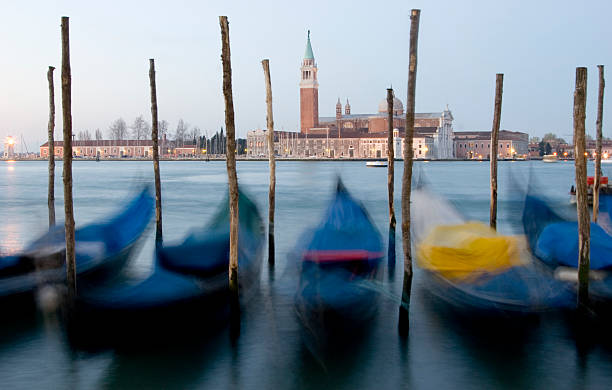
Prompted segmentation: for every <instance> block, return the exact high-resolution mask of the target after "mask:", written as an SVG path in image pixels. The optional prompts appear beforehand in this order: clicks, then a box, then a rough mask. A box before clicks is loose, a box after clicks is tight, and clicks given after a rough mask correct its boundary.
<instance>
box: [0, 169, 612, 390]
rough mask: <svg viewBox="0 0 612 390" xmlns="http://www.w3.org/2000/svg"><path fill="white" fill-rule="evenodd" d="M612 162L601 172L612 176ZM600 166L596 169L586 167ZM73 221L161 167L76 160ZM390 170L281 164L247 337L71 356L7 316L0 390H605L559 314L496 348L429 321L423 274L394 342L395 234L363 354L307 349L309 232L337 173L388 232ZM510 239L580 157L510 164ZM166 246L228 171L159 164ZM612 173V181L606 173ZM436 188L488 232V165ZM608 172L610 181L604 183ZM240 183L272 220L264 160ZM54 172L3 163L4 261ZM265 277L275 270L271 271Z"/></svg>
mask: <svg viewBox="0 0 612 390" xmlns="http://www.w3.org/2000/svg"><path fill="white" fill-rule="evenodd" d="M396 164H397V165H396V208H397V213H398V215H399V214H400V208H399V207H400V196H399V195H400V193H401V174H402V162H398V163H396ZM61 166H62V165H61V162H60V163H59V164H58V165H57V170H56V172H57V177H56V198H57V199H56V212H57V215H58V217H59V218H58V219H60V220H61V216H62V215H63V204H62V188H63V187H62V181H61ZM605 169H606V167H604V170H605ZM590 170H592V166H590ZM73 172H74V183H75V188H74V199H75V205H74V207H75V220H76V224H77V226H79V225H82V224H85V223H89V222H94V221H99V220H103V219H104V218H105V216H106V215H108V214H109V213H112V212H113V211H114V210H116V209H117V208H118V207H120V205H121V204H122V202H123V201H125V200H126V199H128V198H129V196H130V194H132V193H133V192H134V191H135V190H136V189H137V188H139V187H140V186H141V185H142V184H143V183H149V184H150V183H151V182H152V177H153V168H152V164H151V162H145V161H142V162H133V161H125V162H115V161H108V162H104V161H102V162H97V163H96V162H93V161H91V162H90V161H75V163H74V166H73ZM386 172H387V171H386V169H376V168H366V167H365V163H364V162H349V161H345V162H279V163H278V165H277V193H276V200H277V203H276V245H277V248H276V249H277V251H276V253H277V255H276V256H277V257H276V258H277V265H276V268H275V271H274V272H275V273H274V277H273V278H271V277H270V275H269V274H268V272H262V278H261V288H260V291H259V292H258V293H257V295H256V296H255V297H254V299H252V300H251V301H249V304H248V307H246V308H245V309H244V312H243V314H242V324H241V333H240V337H239V338H238V340H237V341H235V342H232V341H231V340H230V336H229V331H227V330H221V331H218V332H216V333H215V334H213V335H210V336H209V337H208V338H207V340H206V342H204V343H197V344H194V345H191V346H190V345H180V346H178V345H177V346H176V347H172V348H168V347H164V348H160V349H156V348H151V349H146V350H131V349H128V350H126V349H122V348H114V347H112V346H111V347H109V348H106V349H102V350H95V351H91V350H83V349H79V348H75V347H73V346H71V345H70V344H69V343H68V342H67V340H66V336H65V334H64V331H63V328H62V325H61V324H60V323H58V322H54V321H50V320H47V321H44V322H43V321H42V320H40V318H37V319H32V320H28V321H14V320H13V319H12V318H11V317H12V316H11V313H10V312H2V314H1V315H0V388H7V389H8V388H25V389H31V388H50V389H60V388H87V389H91V388H147V389H148V388H161V389H168V388H203V389H204V388H206V389H214V388H245V389H270V388H283V389H302V388H305V389H310V388H312V389H319V388H338V389H356V388H377V389H383V388H419V389H420V388H423V389H427V388H498V389H499V388H508V389H515V388H572V389H575V388H589V389H595V388H610V387H612V349H610V348H609V347H607V346H605V345H599V344H598V343H594V344H592V345H590V346H589V347H588V348H578V347H577V346H576V341H575V337H574V336H573V334H572V331H571V329H570V328H569V327H568V325H567V323H566V321H564V317H563V316H560V315H545V316H542V317H541V318H537V319H536V320H535V321H534V322H533V324H532V326H530V327H529V329H527V330H524V329H523V330H521V331H520V332H519V331H517V332H516V334H515V332H512V330H510V331H509V330H508V329H504V330H503V331H502V330H500V332H499V333H497V337H491V336H490V333H491V332H488V333H487V336H486V337H485V336H484V335H482V334H480V333H479V331H478V330H476V328H474V329H473V328H470V327H466V326H464V325H461V324H458V323H457V322H456V321H455V320H454V318H453V317H449V316H447V315H445V314H444V312H443V311H440V310H435V309H434V307H436V305H437V303H436V302H434V301H435V298H433V297H432V296H431V295H429V294H428V293H427V291H426V285H425V284H424V283H423V281H422V278H421V274H420V272H419V270H418V269H417V270H415V280H414V284H413V290H412V293H413V298H412V305H411V314H410V315H411V329H410V334H409V336H408V338H407V339H402V338H400V337H399V335H398V332H397V308H398V302H397V299H398V297H399V294H400V290H401V275H402V273H401V269H402V268H401V267H402V258H401V253H402V251H401V241H400V237H401V235H400V230H399V226H400V225H399V223H398V233H397V253H398V261H397V262H396V265H395V269H387V268H386V267H385V275H384V278H383V282H382V285H381V286H379V288H380V289H381V291H382V292H384V298H383V299H381V301H380V308H379V310H378V314H377V317H376V319H375V321H374V324H373V326H372V329H371V330H370V331H369V332H367V333H366V334H365V335H363V336H362V338H360V339H358V340H355V343H354V344H355V345H354V347H353V348H350V349H347V350H346V351H336V352H335V353H334V354H333V355H331V356H328V355H325V356H316V355H313V353H312V352H311V351H310V350H309V349H308V348H306V347H305V346H304V344H303V341H302V337H301V332H300V324H299V322H298V320H297V318H296V316H295V314H294V309H293V295H294V293H295V287H296V283H295V282H296V281H295V275H294V274H293V273H291V272H288V270H289V269H291V267H290V264H289V262H291V261H292V260H291V259H292V257H291V256H290V254H291V250H292V248H293V247H294V246H295V245H296V241H297V240H298V238H299V236H300V234H301V233H302V232H303V231H304V230H305V229H306V228H308V227H312V226H313V225H314V224H316V223H317V222H318V221H319V219H320V218H321V215H322V213H323V210H324V208H325V206H326V204H327V201H328V200H329V199H330V197H331V195H332V191H333V186H334V182H335V178H336V177H337V176H338V175H340V176H341V177H342V179H343V180H344V182H345V184H346V186H347V187H348V189H349V190H350V191H351V192H352V193H353V194H354V195H355V196H356V197H357V198H359V199H361V200H362V201H363V203H364V204H365V206H366V207H367V209H368V211H369V212H370V214H371V216H372V218H373V219H374V221H375V223H376V225H377V226H378V228H379V229H380V231H381V232H382V233H383V237H386V234H387V223H388V211H387V198H386V197H387V189H386V182H387V176H386ZM499 172H500V173H499V175H500V185H499V197H500V207H499V211H498V216H499V223H498V225H499V226H500V230H501V231H503V232H507V233H520V232H521V231H520V217H521V200H520V194H521V191H522V190H523V189H524V187H525V185H526V183H527V181H528V180H529V178H530V177H532V178H534V179H535V180H536V181H537V182H538V183H539V185H540V188H541V190H542V191H544V192H545V193H546V195H548V196H549V197H550V198H552V199H554V200H555V201H557V202H559V203H560V204H562V203H567V201H568V194H567V193H568V189H569V187H570V186H571V185H572V184H573V177H574V165H573V163H571V162H559V163H557V164H545V163H542V162H529V161H520V162H519V161H517V162H500V167H499ZM161 173H162V197H163V222H164V240H165V241H166V242H172V241H177V240H180V239H181V237H183V236H184V235H185V234H186V233H187V232H188V231H189V230H190V229H192V228H195V227H199V226H202V225H204V224H205V223H206V221H207V220H208V219H209V218H210V216H211V215H212V213H213V212H214V211H215V209H216V208H217V207H218V205H219V203H220V202H221V201H223V199H224V196H225V194H226V191H227V184H226V182H227V175H226V172H225V162H197V161H189V162H162V163H161ZM610 173H612V172H610ZM419 174H421V175H422V177H424V178H425V179H426V180H427V182H428V183H429V185H430V186H431V188H432V189H433V191H435V192H437V193H440V194H442V195H443V196H444V197H446V198H447V199H449V200H450V201H452V202H453V203H454V204H455V205H456V206H457V207H458V208H459V210H460V211H461V212H463V213H464V214H465V215H467V216H468V217H469V218H471V219H474V220H481V221H485V222H486V221H488V215H489V190H488V187H489V164H488V162H417V163H416V165H415V175H419ZM604 174H606V172H604ZM238 178H239V183H240V186H241V188H243V189H245V190H246V191H248V192H249V193H250V194H252V195H253V196H254V197H255V199H256V201H257V202H258V204H259V206H260V209H261V211H262V215H264V216H266V215H267V213H266V210H267V206H266V205H267V191H268V164H267V162H238ZM46 197H47V162H46V161H36V162H0V238H1V244H0V251H2V253H4V254H6V253H12V252H15V251H18V250H19V249H20V248H22V247H23V246H24V245H26V244H27V243H28V242H29V241H31V240H33V239H35V238H36V237H38V236H39V235H41V234H42V233H44V231H45V230H46V227H47V199H46ZM153 235H154V231H153V229H150V230H149V231H148V233H147V236H146V237H145V239H144V240H145V241H144V245H143V246H142V248H141V250H140V251H139V253H138V255H137V256H136V257H135V258H134V259H133V261H132V262H131V264H130V270H129V271H130V272H132V273H133V274H134V275H136V276H144V275H146V274H147V272H149V270H150V267H151V262H152V254H153ZM264 269H265V268H264Z"/></svg>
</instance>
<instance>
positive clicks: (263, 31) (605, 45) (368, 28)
mask: <svg viewBox="0 0 612 390" xmlns="http://www.w3.org/2000/svg"><path fill="white" fill-rule="evenodd" d="M411 8H420V9H421V10H422V14H421V30H420V39H419V64H418V81H417V111H418V112H431V111H440V110H442V109H443V108H444V106H445V105H446V104H448V105H449V106H450V108H451V110H452V112H453V115H454V117H455V130H456V131H460V130H488V129H490V127H491V122H492V106H493V94H494V87H495V73H497V72H501V73H505V84H504V101H503V112H502V128H505V129H511V130H521V131H526V132H528V133H530V134H531V135H542V134H544V133H546V132H549V131H552V132H555V133H557V134H559V135H562V136H566V137H567V136H568V135H571V133H572V101H573V88H574V78H575V68H576V66H587V67H588V70H589V85H588V88H589V89H588V107H587V129H588V131H589V132H590V133H591V134H594V124H595V114H596V111H595V109H596V97H597V69H596V65H597V64H600V63H601V64H605V65H606V66H607V74H608V79H609V80H610V81H609V85H610V86H612V61H610V60H611V59H612V52H611V50H610V43H609V38H610V36H612V23H610V20H609V18H610V15H611V14H612V2H610V1H603V0H602V1H588V2H584V4H581V2H575V1H573V2H571V1H534V0H532V1H432V0H429V1H395V2H387V1H338V2H331V1H316V0H309V1H307V2H293V1H244V2H242V1H215V2H210V1H172V2H171V1H151V0H149V1H127V0H124V1H104V2H89V1H37V2H26V1H24V2H12V1H2V2H1V3H0V15H3V21H2V23H0V36H1V37H2V38H1V39H0V53H2V55H1V56H0V70H1V71H0V86H1V87H0V137H5V136H7V135H9V134H11V135H14V136H17V137H19V136H20V135H21V134H23V136H24V137H25V139H26V141H27V142H28V146H29V148H30V149H34V148H37V146H38V145H36V144H37V143H38V142H40V141H43V140H44V139H46V127H47V115H48V102H47V81H46V75H45V73H46V70H47V66H48V65H54V66H56V68H57V70H56V77H55V81H56V98H57V100H56V104H57V112H58V120H57V130H56V136H58V137H59V136H61V114H60V113H61V106H60V104H61V101H60V98H59V97H60V77H59V76H60V72H59V68H60V27H59V26H60V17H61V16H62V15H66V16H70V19H71V20H70V29H71V55H72V75H73V97H72V99H73V124H74V130H75V132H76V131H78V130H82V129H90V130H92V131H93V130H95V129H96V128H100V129H102V130H103V131H104V132H105V134H106V130H107V128H108V126H109V124H110V122H111V121H112V120H114V119H116V118H118V117H123V118H124V119H125V120H126V121H127V122H128V123H130V122H131V121H133V119H134V118H135V117H136V116H138V115H140V114H143V115H145V118H147V120H150V105H149V104H150V103H149V102H150V100H149V81H148V59H149V58H151V57H153V58H155V59H156V66H157V76H158V77H157V85H158V97H159V112H160V119H167V120H168V121H169V122H170V126H171V130H174V128H175V127H176V123H177V121H178V119H179V118H183V119H184V120H185V121H187V122H188V123H189V124H191V125H197V126H199V127H200V128H202V129H203V130H208V131H209V132H211V131H215V130H216V129H218V128H219V127H220V126H222V125H223V124H224V112H223V110H224V108H223V95H222V93H221V62H220V32H219V23H218V16H219V15H227V16H228V17H229V21H230V38H231V44H232V46H231V47H232V65H233V71H234V78H233V83H234V99H235V100H234V102H235V110H236V126H237V133H238V135H239V136H245V135H246V132H247V131H248V130H251V129H254V128H258V127H263V126H265V99H264V97H265V96H264V81H263V72H262V69H261V64H260V61H261V60H262V59H263V58H269V59H270V66H271V71H272V88H273V95H274V116H275V123H276V128H277V129H281V128H284V129H286V130H296V129H298V128H299V89H298V83H299V75H300V73H299V66H300V62H301V59H302V56H303V54H304V46H305V42H306V31H307V30H308V29H310V30H311V37H312V44H313V49H314V54H315V59H316V61H317V63H318V66H319V83H320V86H319V112H320V115H321V116H326V115H330V116H331V115H334V107H335V103H336V100H337V98H338V97H340V98H341V99H342V101H343V103H344V102H345V100H346V98H347V97H348V98H349V99H350V102H351V105H352V110H353V113H370V112H375V111H376V110H377V107H378V103H379V101H380V100H382V99H383V98H384V97H385V89H386V88H387V87H388V86H389V85H390V84H393V87H394V88H395V89H396V95H397V96H398V97H399V98H400V99H402V101H404V102H405V97H406V80H407V52H408V35H409V13H410V9H411ZM611 103H612V91H611V90H610V88H609V89H608V91H607V100H606V105H605V107H606V110H605V112H604V135H607V136H612V134H610V131H609V130H612V126H610V125H609V123H611V122H610V121H612V110H611V109H610V105H611ZM567 138H570V137H567Z"/></svg>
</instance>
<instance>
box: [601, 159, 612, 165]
mask: <svg viewBox="0 0 612 390" xmlns="http://www.w3.org/2000/svg"><path fill="white" fill-rule="evenodd" d="M601 163H602V164H612V158H602V159H601Z"/></svg>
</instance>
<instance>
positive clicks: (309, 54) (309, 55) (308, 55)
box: [304, 30, 314, 60]
mask: <svg viewBox="0 0 612 390" xmlns="http://www.w3.org/2000/svg"><path fill="white" fill-rule="evenodd" d="M304 59H305V60H314V54H313V53H312V46H311V45H310V30H308V40H307V41H306V52H305V53H304Z"/></svg>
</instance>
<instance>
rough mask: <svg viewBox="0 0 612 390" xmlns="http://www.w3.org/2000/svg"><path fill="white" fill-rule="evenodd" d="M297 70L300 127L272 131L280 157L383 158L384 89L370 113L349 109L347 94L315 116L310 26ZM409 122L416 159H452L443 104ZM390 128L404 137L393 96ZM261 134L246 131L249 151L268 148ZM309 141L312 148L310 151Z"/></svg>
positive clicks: (256, 152) (316, 91) (316, 88)
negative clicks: (332, 113)
mask: <svg viewBox="0 0 612 390" xmlns="http://www.w3.org/2000/svg"><path fill="white" fill-rule="evenodd" d="M300 71H301V73H300V132H299V133H297V134H296V133H293V132H278V131H275V139H277V140H278V142H280V143H281V144H282V145H279V147H278V149H277V152H279V154H280V155H281V156H282V155H285V156H292V157H302V156H303V157H309V156H318V157H347V158H351V157H359V158H369V157H374V158H376V157H378V158H382V157H386V139H387V131H388V130H387V129H388V111H387V99H386V90H385V89H382V88H381V92H385V94H384V95H385V96H383V99H382V100H381V101H380V103H379V104H378V111H377V112H375V113H372V114H353V113H352V112H351V105H350V102H349V100H348V99H346V104H345V105H344V107H343V105H342V103H341V101H340V98H338V102H337V103H336V107H335V114H336V115H335V116H332V117H321V116H319V82H318V79H317V73H318V67H317V63H316V62H315V57H314V52H313V50H312V44H311V42H310V31H308V37H307V40H306V50H305V52H304V58H303V60H302V66H301V68H300ZM414 125H415V131H414V144H415V145H419V144H420V145H422V147H421V150H418V149H415V158H418V157H421V158H434V159H451V158H454V155H455V153H454V152H455V148H454V144H453V115H452V114H451V112H450V110H449V109H448V106H447V107H446V109H445V110H444V111H442V112H433V113H416V114H415V123H414ZM393 129H394V135H395V136H396V138H397V139H398V140H403V138H404V133H405V129H406V114H405V112H404V105H403V104H402V102H401V100H400V99H398V98H397V97H394V99H393ZM277 133H278V134H277ZM281 133H282V134H281ZM264 134H265V130H264V131H262V130H254V131H251V132H249V134H248V135H247V146H248V147H249V148H250V149H251V151H250V152H248V154H249V155H251V156H262V155H264V154H266V153H267V152H266V151H265V150H263V147H262V146H263V145H264V142H263V141H262V137H263V135H264ZM283 139H284V143H283ZM309 139H310V141H309ZM316 140H319V141H318V143H317V141H316ZM398 142H399V141H398ZM311 145H312V146H313V148H314V149H312V150H311V149H310V147H311ZM376 145H378V146H376ZM260 147H262V148H261V149H260ZM396 153H397V152H396ZM396 157H401V154H400V155H397V154H396Z"/></svg>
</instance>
